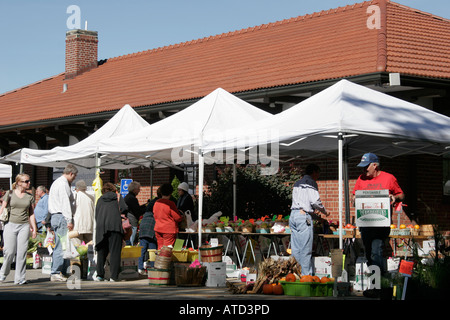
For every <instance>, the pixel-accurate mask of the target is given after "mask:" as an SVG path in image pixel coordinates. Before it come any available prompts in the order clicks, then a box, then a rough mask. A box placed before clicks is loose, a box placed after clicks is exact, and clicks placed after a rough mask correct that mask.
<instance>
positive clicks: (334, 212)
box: [0, 155, 450, 230]
mask: <svg viewBox="0 0 450 320" xmlns="http://www.w3.org/2000/svg"><path fill="white" fill-rule="evenodd" d="M314 162H315V163H317V164H318V165H319V166H320V167H321V175H320V178H319V181H318V186H319V192H320V196H321V199H322V201H323V203H324V205H325V207H326V208H327V210H328V211H329V212H330V213H331V215H330V217H329V218H328V219H329V220H335V221H338V218H339V216H338V213H339V206H338V183H337V178H338V166H337V160H336V159H334V158H332V159H317V160H315V161H314ZM358 162H359V159H352V160H350V161H349V164H348V171H349V182H348V184H349V190H350V192H351V191H352V190H353V187H354V185H355V182H356V179H357V177H358V176H359V174H360V172H361V171H360V168H357V167H356V165H357V163H358ZM308 163H309V162H301V161H297V162H293V163H290V164H288V165H286V167H284V169H289V168H290V167H298V168H300V169H302V168H304V167H305V166H306V165H307V164H308ZM214 168H215V166H214V165H211V166H206V167H205V181H213V180H214V174H215V169H214ZM381 169H382V170H384V171H387V172H389V173H392V174H394V175H395V176H396V178H397V180H398V182H399V184H400V187H401V188H402V189H403V191H404V192H405V195H406V199H405V201H404V202H405V204H407V205H408V206H407V207H405V208H404V209H405V210H404V212H403V213H402V214H401V215H400V221H401V223H404V224H409V223H410V221H415V222H417V223H418V224H433V223H437V224H439V225H440V226H441V227H442V228H443V229H445V230H450V219H449V218H450V217H449V213H450V204H449V203H446V202H445V201H444V199H443V195H442V179H443V177H442V158H441V157H435V156H427V155H420V156H409V157H397V158H393V159H383V158H382V159H381ZM24 172H26V173H28V174H29V175H30V177H31V181H32V186H33V187H37V186H38V185H41V184H42V185H45V186H47V187H48V188H49V187H50V184H51V178H52V176H51V169H50V168H45V167H33V166H29V165H25V166H24ZM101 178H102V180H103V182H104V183H105V182H113V183H119V181H118V179H117V174H115V170H106V171H105V173H104V174H102V175H101ZM129 178H132V179H133V180H135V181H138V182H140V183H141V185H142V189H141V192H140V194H139V196H138V200H139V201H140V203H141V204H143V203H146V202H147V200H148V199H149V198H150V170H149V169H148V168H145V169H133V170H131V176H130V177H129ZM172 179H173V171H171V170H170V169H169V168H158V169H155V170H154V171H153V195H154V196H155V195H156V190H157V188H158V187H159V186H160V185H161V184H163V183H170V182H171V181H172ZM3 182H4V183H3ZM0 183H2V185H3V184H5V186H6V188H7V187H8V184H9V182H8V180H7V179H0ZM2 185H0V186H2ZM4 188H5V187H4ZM205 188H206V186H205ZM196 195H198V187H197V188H196ZM343 198H344V197H343ZM343 208H344V209H345V201H344V200H343ZM354 210H355V209H354V207H353V205H352V204H350V222H351V221H352V219H353V217H354ZM344 218H345V215H344ZM392 219H393V222H394V223H395V224H397V215H396V214H395V213H394V214H393V215H392Z"/></svg>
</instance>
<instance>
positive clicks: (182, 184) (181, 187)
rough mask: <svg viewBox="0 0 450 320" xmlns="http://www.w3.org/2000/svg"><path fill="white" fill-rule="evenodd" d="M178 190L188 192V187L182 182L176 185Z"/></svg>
mask: <svg viewBox="0 0 450 320" xmlns="http://www.w3.org/2000/svg"><path fill="white" fill-rule="evenodd" d="M178 189H181V190H184V191H186V192H188V190H189V186H188V184H187V183H186V182H182V183H180V184H179V185H178Z"/></svg>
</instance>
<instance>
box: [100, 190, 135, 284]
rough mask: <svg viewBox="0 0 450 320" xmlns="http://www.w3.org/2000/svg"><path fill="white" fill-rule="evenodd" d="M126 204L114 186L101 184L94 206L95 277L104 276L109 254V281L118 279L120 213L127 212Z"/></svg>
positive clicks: (120, 239)
mask: <svg viewBox="0 0 450 320" xmlns="http://www.w3.org/2000/svg"><path fill="white" fill-rule="evenodd" d="M127 209H128V207H127V205H126V204H125V201H124V200H123V198H122V197H120V195H118V194H117V190H116V187H115V186H114V185H113V184H112V183H110V182H107V183H105V184H104V185H103V188H102V196H101V197H100V198H99V199H98V200H97V205H96V208H95V222H96V228H95V231H96V232H95V250H96V251H97V278H96V279H95V280H96V281H103V280H104V277H105V262H106V257H107V256H108V254H109V263H110V273H111V275H110V281H117V280H118V279H119V271H120V259H121V257H120V255H121V252H122V241H123V228H122V217H121V215H122V214H125V213H126V212H127Z"/></svg>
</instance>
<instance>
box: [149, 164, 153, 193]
mask: <svg viewBox="0 0 450 320" xmlns="http://www.w3.org/2000/svg"><path fill="white" fill-rule="evenodd" d="M150 199H153V160H150Z"/></svg>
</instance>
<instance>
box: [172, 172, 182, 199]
mask: <svg viewBox="0 0 450 320" xmlns="http://www.w3.org/2000/svg"><path fill="white" fill-rule="evenodd" d="M180 183H181V182H180V179H178V178H177V176H175V177H173V180H172V183H171V184H172V188H173V192H172V198H174V199H175V200H178V186H179V185H180Z"/></svg>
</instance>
